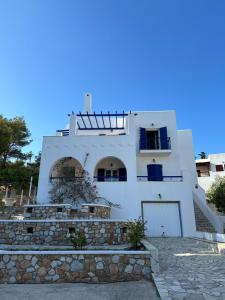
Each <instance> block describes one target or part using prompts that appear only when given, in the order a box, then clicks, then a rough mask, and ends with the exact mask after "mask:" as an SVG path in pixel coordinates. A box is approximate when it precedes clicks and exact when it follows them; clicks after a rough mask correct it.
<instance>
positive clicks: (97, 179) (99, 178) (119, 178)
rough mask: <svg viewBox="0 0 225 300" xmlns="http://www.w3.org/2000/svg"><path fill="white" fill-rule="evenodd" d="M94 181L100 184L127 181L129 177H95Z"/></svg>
mask: <svg viewBox="0 0 225 300" xmlns="http://www.w3.org/2000/svg"><path fill="white" fill-rule="evenodd" d="M94 181H98V182H115V181H127V176H94Z"/></svg>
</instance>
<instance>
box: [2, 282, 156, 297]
mask: <svg viewBox="0 0 225 300" xmlns="http://www.w3.org/2000/svg"><path fill="white" fill-rule="evenodd" d="M0 299H1V300H52V299H54V300H66V299H70V300H72V299H75V300H120V299H121V300H126V299H129V300H137V299H141V300H159V299H160V298H159V297H158V295H157V291H156V288H155V286H154V285H153V283H151V282H147V281H138V282H121V283H109V284H80V283H74V284H70V283H68V284H26V285H25V284H20V285H19V284H9V285H3V284H2V285H0Z"/></svg>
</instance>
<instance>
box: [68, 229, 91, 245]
mask: <svg viewBox="0 0 225 300" xmlns="http://www.w3.org/2000/svg"><path fill="white" fill-rule="evenodd" d="M68 238H69V240H70V241H71V243H72V244H73V247H74V248H75V249H82V248H83V247H84V246H85V245H86V244H87V241H86V237H85V234H84V233H83V232H80V231H75V232H73V233H70V234H69V235H68Z"/></svg>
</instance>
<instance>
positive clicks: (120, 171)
mask: <svg viewBox="0 0 225 300" xmlns="http://www.w3.org/2000/svg"><path fill="white" fill-rule="evenodd" d="M94 178H95V180H96V181H106V182H112V181H127V170H126V167H125V165H124V163H123V162H122V161H121V160H120V159H118V158H116V157H113V156H109V157H105V158H103V159H101V160H100V161H99V162H98V164H97V166H96V168H95V174H94Z"/></svg>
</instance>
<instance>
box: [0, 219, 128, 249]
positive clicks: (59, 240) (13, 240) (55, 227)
mask: <svg viewBox="0 0 225 300" xmlns="http://www.w3.org/2000/svg"><path fill="white" fill-rule="evenodd" d="M127 224H128V222H127V221H114V220H107V221H106V220H98V221H97V220H54V221H53V220H47V221H44V220H30V221H29V220H0V244H1V243H2V244H14V245H19V244H26V245H32V244H36V245H43V244H44V245H70V241H69V240H68V239H67V238H66V236H67V234H68V233H72V232H74V230H78V231H81V232H84V233H85V237H86V241H87V244H88V245H90V244H92V245H102V244H109V245H110V244H111V245H112V244H122V243H126V242H127Z"/></svg>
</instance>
